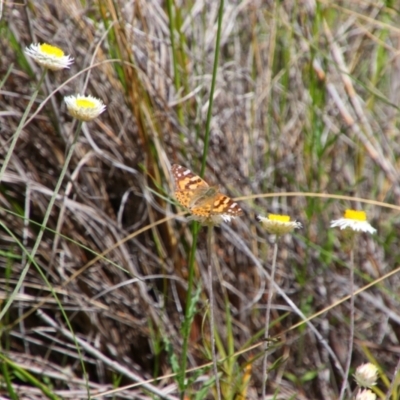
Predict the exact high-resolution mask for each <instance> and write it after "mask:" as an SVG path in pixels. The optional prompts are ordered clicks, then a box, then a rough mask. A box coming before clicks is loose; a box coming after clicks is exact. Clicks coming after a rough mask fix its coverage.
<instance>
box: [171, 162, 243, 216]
mask: <svg viewBox="0 0 400 400" xmlns="http://www.w3.org/2000/svg"><path fill="white" fill-rule="evenodd" d="M172 175H173V177H174V180H175V197H176V199H177V200H178V202H179V204H181V205H182V206H183V207H186V208H187V209H189V211H190V213H191V214H192V215H193V217H194V218H195V219H200V220H201V221H207V220H208V219H210V220H211V221H214V222H220V220H221V219H222V220H224V221H230V219H231V218H235V217H239V216H240V215H242V214H243V210H242V209H241V208H240V207H239V205H238V204H237V203H236V202H235V201H233V200H232V199H231V198H229V197H228V196H225V195H224V194H222V193H221V192H220V191H219V189H218V187H215V186H210V185H209V184H208V183H207V182H205V181H204V180H203V179H201V178H200V177H199V176H197V175H195V174H194V173H193V172H192V171H190V169H188V168H185V167H182V166H181V165H177V164H174V165H172ZM196 217H197V218H196Z"/></svg>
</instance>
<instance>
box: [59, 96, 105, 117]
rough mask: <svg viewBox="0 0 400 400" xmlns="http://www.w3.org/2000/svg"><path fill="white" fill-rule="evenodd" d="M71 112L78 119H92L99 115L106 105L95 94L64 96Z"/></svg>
mask: <svg viewBox="0 0 400 400" xmlns="http://www.w3.org/2000/svg"><path fill="white" fill-rule="evenodd" d="M64 101H65V103H66V104H67V108H68V111H69V113H70V114H71V115H72V116H73V117H74V118H76V119H79V120H81V121H91V120H92V119H95V118H96V117H98V116H99V115H100V114H101V113H102V112H103V111H104V110H105V109H106V106H105V105H104V104H103V102H102V101H101V100H99V99H96V98H95V97H93V96H84V95H80V94H78V95H76V96H67V97H64Z"/></svg>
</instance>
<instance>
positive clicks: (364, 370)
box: [354, 363, 378, 388]
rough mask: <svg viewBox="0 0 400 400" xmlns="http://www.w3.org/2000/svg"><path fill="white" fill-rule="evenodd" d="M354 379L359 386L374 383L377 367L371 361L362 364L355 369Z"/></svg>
mask: <svg viewBox="0 0 400 400" xmlns="http://www.w3.org/2000/svg"><path fill="white" fill-rule="evenodd" d="M354 379H355V380H356V382H357V385H358V386H360V387H366V388H370V387H371V386H374V385H376V380H377V379H378V368H376V367H375V365H374V364H372V363H366V364H362V365H360V366H359V367H357V369H356V373H355V374H354Z"/></svg>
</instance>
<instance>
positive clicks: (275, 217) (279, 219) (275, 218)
mask: <svg viewBox="0 0 400 400" xmlns="http://www.w3.org/2000/svg"><path fill="white" fill-rule="evenodd" d="M268 219H269V220H271V221H277V222H290V217H289V215H277V214H268Z"/></svg>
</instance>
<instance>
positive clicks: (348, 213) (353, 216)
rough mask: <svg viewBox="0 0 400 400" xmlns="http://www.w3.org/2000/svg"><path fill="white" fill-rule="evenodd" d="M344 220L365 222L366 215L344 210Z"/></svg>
mask: <svg viewBox="0 0 400 400" xmlns="http://www.w3.org/2000/svg"><path fill="white" fill-rule="evenodd" d="M344 218H346V219H353V220H355V221H366V220H367V214H365V212H364V211H356V210H346V211H345V212H344Z"/></svg>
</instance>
